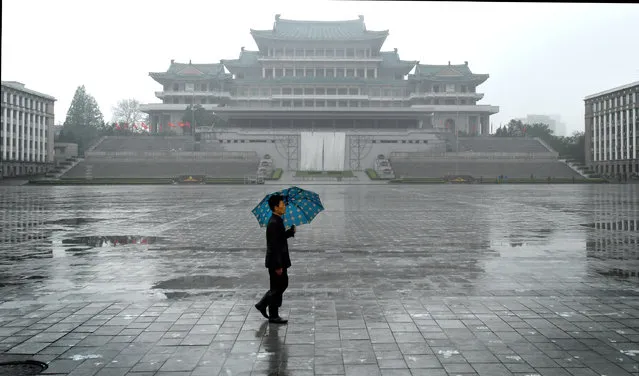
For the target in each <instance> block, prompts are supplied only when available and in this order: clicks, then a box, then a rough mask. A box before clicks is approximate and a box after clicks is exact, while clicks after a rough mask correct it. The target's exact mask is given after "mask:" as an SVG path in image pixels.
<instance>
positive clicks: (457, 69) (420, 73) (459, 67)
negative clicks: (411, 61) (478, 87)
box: [411, 63, 488, 83]
mask: <svg viewBox="0 0 639 376" xmlns="http://www.w3.org/2000/svg"><path fill="white" fill-rule="evenodd" d="M411 78H415V79H428V80H432V81H475V82H478V83H482V82H484V81H486V80H487V79H488V75H487V74H474V73H473V72H471V71H470V68H469V67H468V64H467V63H466V64H456V65H451V64H448V65H430V64H417V67H416V68H415V74H414V75H413V76H412V77H411Z"/></svg>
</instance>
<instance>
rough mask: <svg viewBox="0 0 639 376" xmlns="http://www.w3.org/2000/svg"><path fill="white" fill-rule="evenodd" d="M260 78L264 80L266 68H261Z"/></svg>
mask: <svg viewBox="0 0 639 376" xmlns="http://www.w3.org/2000/svg"><path fill="white" fill-rule="evenodd" d="M262 78H266V68H264V67H262Z"/></svg>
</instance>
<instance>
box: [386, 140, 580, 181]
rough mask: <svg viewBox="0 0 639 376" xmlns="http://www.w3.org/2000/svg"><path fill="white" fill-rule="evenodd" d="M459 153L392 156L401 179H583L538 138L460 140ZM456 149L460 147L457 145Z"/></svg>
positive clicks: (393, 164)
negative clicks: (459, 177) (451, 177)
mask: <svg viewBox="0 0 639 376" xmlns="http://www.w3.org/2000/svg"><path fill="white" fill-rule="evenodd" d="M456 144H458V146H459V148H458V152H450V151H447V152H443V153H437V152H423V153H408V152H395V153H391V157H390V163H391V164H392V168H393V171H394V173H395V176H396V177H399V178H444V177H447V176H455V175H457V176H472V177H473V178H475V179H496V178H502V179H503V178H513V179H531V178H532V179H535V180H542V179H548V178H551V179H572V178H575V179H583V178H584V175H582V174H581V173H580V172H579V171H577V170H576V169H574V168H572V167H571V166H569V165H568V164H567V163H566V161H564V160H560V159H559V158H558V153H557V152H555V151H554V150H552V149H551V148H549V147H548V146H547V145H545V144H544V143H543V142H541V140H539V139H536V138H522V137H517V138H502V137H493V136H484V137H459V138H458V139H457V140H456ZM456 146H457V145H456Z"/></svg>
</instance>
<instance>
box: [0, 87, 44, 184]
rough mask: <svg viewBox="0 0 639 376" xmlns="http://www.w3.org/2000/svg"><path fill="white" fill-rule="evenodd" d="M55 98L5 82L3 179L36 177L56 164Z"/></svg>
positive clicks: (0, 134) (0, 150)
mask: <svg viewBox="0 0 639 376" xmlns="http://www.w3.org/2000/svg"><path fill="white" fill-rule="evenodd" d="M54 102H55V98H53V97H52V96H50V95H46V94H42V93H39V92H37V91H34V90H30V89H27V88H26V87H25V86H24V84H22V83H20V82H14V81H2V118H1V119H0V122H1V126H0V177H7V176H23V175H34V174H39V173H44V172H46V171H47V170H48V169H49V168H50V167H51V166H52V164H53V132H52V131H51V129H52V127H53V104H54Z"/></svg>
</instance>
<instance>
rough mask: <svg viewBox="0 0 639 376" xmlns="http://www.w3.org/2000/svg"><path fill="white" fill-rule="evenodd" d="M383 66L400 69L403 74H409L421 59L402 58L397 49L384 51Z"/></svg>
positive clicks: (382, 56) (382, 55) (381, 53)
mask: <svg viewBox="0 0 639 376" xmlns="http://www.w3.org/2000/svg"><path fill="white" fill-rule="evenodd" d="M379 55H380V56H381V58H382V65H381V67H382V68H391V69H393V68H394V69H399V70H401V72H402V73H403V74H408V72H410V71H411V70H412V69H413V67H414V66H415V64H417V63H419V61H409V60H401V59H400V58H399V54H398V53H397V51H382V52H380V53H379Z"/></svg>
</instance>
